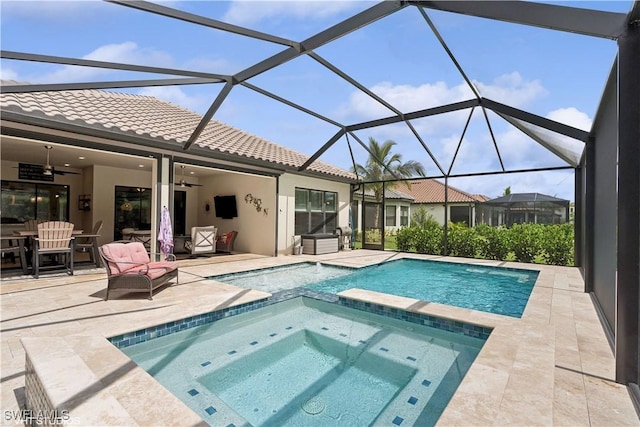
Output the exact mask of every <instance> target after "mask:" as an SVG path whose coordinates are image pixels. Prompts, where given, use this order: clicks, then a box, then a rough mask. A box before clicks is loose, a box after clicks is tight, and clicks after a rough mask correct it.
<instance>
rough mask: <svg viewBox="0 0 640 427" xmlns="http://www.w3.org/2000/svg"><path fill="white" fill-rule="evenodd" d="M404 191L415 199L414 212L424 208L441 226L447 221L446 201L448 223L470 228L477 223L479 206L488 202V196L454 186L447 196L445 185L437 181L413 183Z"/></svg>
mask: <svg viewBox="0 0 640 427" xmlns="http://www.w3.org/2000/svg"><path fill="white" fill-rule="evenodd" d="M403 191H404V192H406V193H407V194H409V195H411V196H412V197H413V203H412V204H411V211H412V212H416V211H417V210H418V209H420V208H424V209H425V210H426V212H427V214H428V215H431V216H432V217H433V219H435V220H436V221H438V222H439V223H440V224H441V225H444V221H445V200H446V202H447V207H448V210H447V211H446V212H447V218H448V221H449V222H463V223H465V224H467V225H469V226H474V225H475V223H476V221H475V218H476V207H477V206H478V204H479V203H482V202H484V201H486V200H488V197H486V196H482V195H474V194H469V193H467V192H464V191H462V190H459V189H457V188H455V187H452V186H449V188H448V191H447V192H446V194H445V185H444V184H443V183H442V182H440V181H438V180H435V179H423V180H419V181H411V188H410V189H407V188H406V187H404V188H403Z"/></svg>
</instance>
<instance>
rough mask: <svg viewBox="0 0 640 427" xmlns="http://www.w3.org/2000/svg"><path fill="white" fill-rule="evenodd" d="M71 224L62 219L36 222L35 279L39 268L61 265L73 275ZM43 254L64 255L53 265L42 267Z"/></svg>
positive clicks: (73, 245)
mask: <svg viewBox="0 0 640 427" xmlns="http://www.w3.org/2000/svg"><path fill="white" fill-rule="evenodd" d="M72 233H73V224H72V223H70V222H63V221H48V222H43V223H40V224H38V236H37V237H34V238H33V275H34V277H35V278H36V279H37V278H38V277H39V276H40V269H41V268H43V269H44V268H46V269H52V268H60V266H63V267H64V268H65V269H66V271H67V273H68V274H69V275H70V276H73V252H74V251H75V244H74V243H75V239H74V238H73V236H72ZM43 255H49V256H51V255H64V262H63V263H62V264H56V265H53V266H48V267H42V266H41V265H40V260H41V257H42V256H43Z"/></svg>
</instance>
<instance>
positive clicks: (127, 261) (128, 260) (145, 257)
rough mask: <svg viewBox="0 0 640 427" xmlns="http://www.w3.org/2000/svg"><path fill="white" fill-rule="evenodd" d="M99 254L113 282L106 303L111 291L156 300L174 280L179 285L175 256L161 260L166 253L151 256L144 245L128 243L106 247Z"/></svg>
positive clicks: (109, 287)
mask: <svg viewBox="0 0 640 427" xmlns="http://www.w3.org/2000/svg"><path fill="white" fill-rule="evenodd" d="M99 252H100V257H101V258H102V261H103V264H104V266H105V267H106V269H107V276H108V279H109V280H108V284H107V295H106V296H105V301H107V300H108V299H109V291H111V290H125V291H129V292H148V293H149V299H152V297H153V291H154V290H155V289H156V288H158V287H160V286H163V285H165V284H167V283H168V282H169V281H171V280H172V279H175V280H176V284H177V283H178V264H177V263H176V262H174V261H175V256H174V255H173V254H169V259H168V260H167V261H161V259H163V257H165V254H160V253H158V254H150V253H147V250H146V249H145V247H144V245H143V244H142V243H141V242H126V241H120V242H113V243H107V244H105V245H102V246H100V248H99ZM152 258H153V259H154V261H152V260H151V259H152Z"/></svg>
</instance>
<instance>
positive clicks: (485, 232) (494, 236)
mask: <svg viewBox="0 0 640 427" xmlns="http://www.w3.org/2000/svg"><path fill="white" fill-rule="evenodd" d="M476 233H477V235H478V252H479V254H480V257H481V258H484V259H495V260H499V261H505V260H506V259H507V256H508V255H509V247H510V243H509V230H508V229H507V228H505V227H491V226H489V225H487V224H478V225H477V226H476Z"/></svg>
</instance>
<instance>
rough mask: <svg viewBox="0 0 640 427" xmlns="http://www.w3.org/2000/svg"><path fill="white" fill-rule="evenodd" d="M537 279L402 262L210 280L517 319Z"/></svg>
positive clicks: (505, 271) (523, 273)
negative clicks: (410, 301)
mask: <svg viewBox="0 0 640 427" xmlns="http://www.w3.org/2000/svg"><path fill="white" fill-rule="evenodd" d="M537 277H538V271H531V270H520V269H512V268H504V267H491V266H483V265H472V264H462V263H451V262H442V261H428V260H417V259H406V258H405V259H400V260H394V261H389V262H385V263H382V264H376V265H373V266H369V267H364V268H359V269H348V268H343V267H334V266H329V265H326V264H311V263H303V264H301V265H294V266H287V267H275V268H272V269H262V270H258V271H252V272H247V273H237V274H230V275H224V276H214V277H211V278H212V279H215V280H219V281H222V282H225V283H229V284H232V285H236V286H240V287H244V288H253V289H260V290H264V291H266V292H271V293H273V292H275V291H279V290H282V289H290V288H294V287H299V286H305V287H306V288H309V289H313V290H316V291H321V292H328V293H334V294H335V293H338V292H342V291H344V290H347V289H351V288H360V289H366V290H370V291H376V292H384V293H388V294H393V295H399V296H404V297H409V298H415V299H419V300H423V301H430V302H437V303H440V304H447V305H453V306H456V307H462V308H469V309H473V310H479V311H485V312H489V313H495V314H502V315H506V316H512V317H522V313H523V311H524V309H525V307H526V305H527V301H528V300H529V296H530V295H531V291H532V289H533V286H534V284H535V282H536V279H537Z"/></svg>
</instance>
